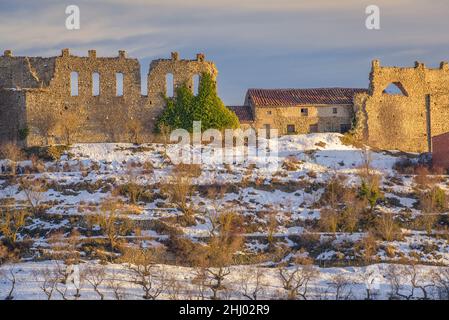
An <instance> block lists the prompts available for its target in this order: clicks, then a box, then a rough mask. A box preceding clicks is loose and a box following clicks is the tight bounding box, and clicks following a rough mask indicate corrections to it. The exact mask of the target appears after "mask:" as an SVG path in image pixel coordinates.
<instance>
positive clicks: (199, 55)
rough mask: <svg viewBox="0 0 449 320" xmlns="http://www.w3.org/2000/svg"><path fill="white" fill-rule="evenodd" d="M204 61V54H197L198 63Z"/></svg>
mask: <svg viewBox="0 0 449 320" xmlns="http://www.w3.org/2000/svg"><path fill="white" fill-rule="evenodd" d="M204 59H205V56H204V53H197V54H196V61H199V62H203V61H204Z"/></svg>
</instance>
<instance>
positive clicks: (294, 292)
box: [279, 264, 317, 300]
mask: <svg viewBox="0 0 449 320" xmlns="http://www.w3.org/2000/svg"><path fill="white" fill-rule="evenodd" d="M316 277H317V271H316V270H315V268H314V267H313V266H312V265H310V264H308V265H304V266H299V265H296V266H294V267H292V268H287V267H280V268H279V278H280V280H281V283H282V288H283V289H284V290H285V292H286V295H287V299H289V300H296V299H298V298H300V299H303V300H307V297H308V294H309V292H308V290H309V285H310V282H311V281H312V280H313V279H314V278H316Z"/></svg>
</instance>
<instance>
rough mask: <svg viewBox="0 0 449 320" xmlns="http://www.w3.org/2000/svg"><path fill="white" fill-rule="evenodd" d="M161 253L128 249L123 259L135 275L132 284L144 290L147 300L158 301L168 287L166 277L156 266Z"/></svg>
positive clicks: (151, 250) (150, 250)
mask: <svg viewBox="0 0 449 320" xmlns="http://www.w3.org/2000/svg"><path fill="white" fill-rule="evenodd" d="M161 253H162V252H161V251H160V250H153V249H136V248H127V249H126V250H125V253H124V255H123V258H122V260H123V262H125V264H126V267H127V269H128V270H129V271H131V273H132V275H133V279H132V280H131V281H132V283H134V284H136V285H138V286H139V287H140V288H141V289H142V291H143V296H142V297H143V298H144V299H146V300H156V299H157V298H158V297H159V295H160V294H161V293H162V292H163V290H164V289H165V288H166V286H167V279H166V275H165V274H164V273H163V272H161V270H158V268H157V266H156V263H157V261H158V259H159V257H160V255H161Z"/></svg>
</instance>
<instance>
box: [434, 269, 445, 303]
mask: <svg viewBox="0 0 449 320" xmlns="http://www.w3.org/2000/svg"><path fill="white" fill-rule="evenodd" d="M430 277H431V279H432V284H433V286H434V287H435V288H436V290H437V294H438V298H439V299H440V300H449V268H438V270H433V271H432V272H431V273H430Z"/></svg>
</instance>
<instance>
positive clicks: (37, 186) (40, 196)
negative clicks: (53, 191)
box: [19, 178, 46, 215]
mask: <svg viewBox="0 0 449 320" xmlns="http://www.w3.org/2000/svg"><path fill="white" fill-rule="evenodd" d="M19 185H20V187H21V188H22V191H23V192H24V193H25V196H26V198H27V202H28V205H29V206H30V207H31V210H32V211H33V213H34V214H35V215H37V214H39V213H40V211H41V208H42V206H41V204H42V201H43V200H44V199H45V191H46V182H45V181H44V180H40V179H34V180H31V179H29V178H22V179H20V180H19Z"/></svg>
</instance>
